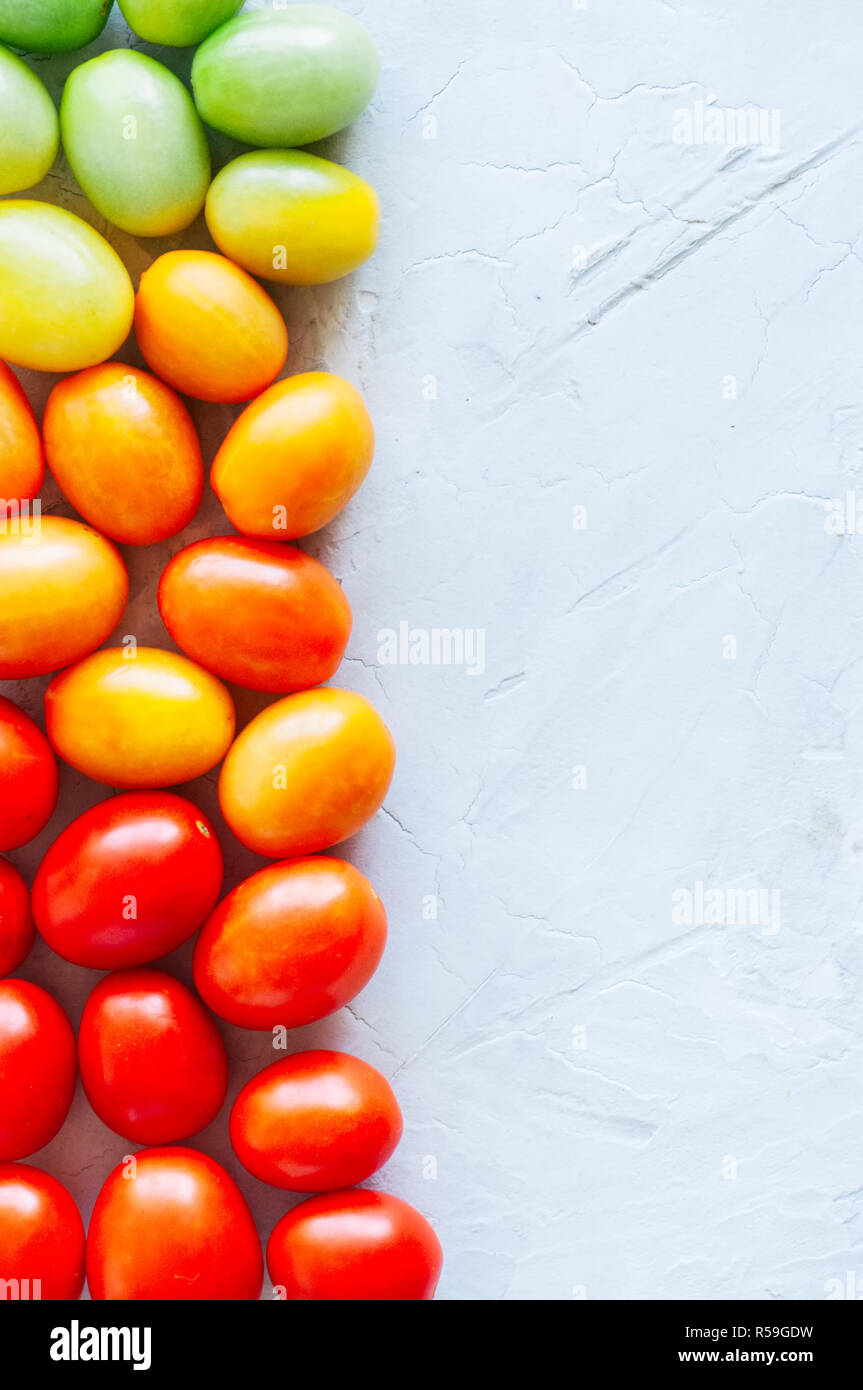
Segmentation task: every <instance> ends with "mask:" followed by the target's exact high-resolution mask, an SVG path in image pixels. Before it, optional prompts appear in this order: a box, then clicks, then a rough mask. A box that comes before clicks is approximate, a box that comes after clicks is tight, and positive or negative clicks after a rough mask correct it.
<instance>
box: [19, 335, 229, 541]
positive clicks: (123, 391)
mask: <svg viewBox="0 0 863 1390" xmlns="http://www.w3.org/2000/svg"><path fill="white" fill-rule="evenodd" d="M42 428H43V431H44V435H45V454H46V457H47V460H48V466H49V468H50V469H51V472H52V473H53V474H54V477H55V478H56V479H57V482H58V483H59V484H60V487H61V488H62V489H63V491H64V493H65V494H66V496H67V497H68V499H69V501H70V502H71V503H72V506H73V507H74V508H75V510H76V511H79V512H80V513H81V515H82V516H83V517H84V518H85V519H86V520H87V521H89V522H90V523H91V524H92V525H93V526H95V527H97V528H98V530H100V531H101V532H102V534H103V535H105V536H110V537H111V539H112V540H114V541H121V542H122V543H124V544H125V545H152V544H153V542H155V541H163V540H166V539H167V537H168V536H174V535H176V534H177V532H178V531H182V529H183V527H184V526H188V524H189V522H190V521H191V520H192V517H193V516H194V515H195V512H196V511H197V510H198V507H199V506H200V505H201V498H202V497H203V495H204V465H203V462H202V460H201V446H200V444H199V443H198V436H197V433H196V431H195V426H194V425H193V423H192V417H191V416H190V414H189V412H188V410H187V409H186V407H185V406H184V405H183V402H182V401H181V400H180V398H179V396H177V395H175V394H174V392H173V391H172V390H171V388H170V387H169V386H166V385H165V384H164V382H162V381H159V380H158V379H157V378H156V377H154V376H150V374H149V373H148V372H142V371H139V370H138V368H137V367H129V366H127V365H126V364H125V363H124V362H105V363H103V364H102V365H101V366H99V367H90V368H88V369H87V371H85V372H79V373H78V374H77V376H70V377H66V378H65V379H64V380H63V381H60V382H58V383H57V385H56V386H55V387H54V390H53V391H52V392H51V394H50V396H49V397H48V403H47V405H46V407H45V418H44V420H43V423H42Z"/></svg>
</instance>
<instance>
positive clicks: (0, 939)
mask: <svg viewBox="0 0 863 1390" xmlns="http://www.w3.org/2000/svg"><path fill="white" fill-rule="evenodd" d="M35 939H36V928H35V927H34V925H33V913H32V912H31V910H30V893H29V891H28V889H27V885H26V883H25V882H24V880H23V878H22V877H21V875H20V874H19V872H18V870H17V869H16V868H15V867H14V866H13V865H12V864H10V863H9V862H8V861H7V860H6V859H0V978H2V976H4V975H11V973H12V971H13V970H17V969H18V966H19V965H21V964H22V963H23V962H24V961H25V960H26V959H27V957H28V956H29V954H30V951H31V949H32V946H33V942H34V941H35ZM0 1278H2V1275H0Z"/></svg>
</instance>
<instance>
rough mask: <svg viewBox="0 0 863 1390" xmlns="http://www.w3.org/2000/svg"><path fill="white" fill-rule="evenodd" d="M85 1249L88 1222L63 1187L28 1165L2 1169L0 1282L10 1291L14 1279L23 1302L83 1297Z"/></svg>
mask: <svg viewBox="0 0 863 1390" xmlns="http://www.w3.org/2000/svg"><path fill="white" fill-rule="evenodd" d="M84 1249H85V1241H84V1223H83V1221H82V1220H81V1214H80V1212H79V1211H78V1208H77V1207H76V1205H75V1203H74V1201H73V1199H72V1197H71V1196H70V1194H69V1193H68V1192H67V1191H66V1189H65V1187H64V1186H63V1184H62V1183H60V1182H58V1181H57V1179H56V1178H52V1177H51V1175H50V1173H43V1172H42V1169H41V1168H33V1167H31V1165H30V1164H29V1163H3V1164H0V1280H3V1281H4V1283H5V1284H6V1286H7V1289H8V1286H9V1284H10V1282H11V1281H12V1280H13V1279H14V1280H17V1282H18V1290H19V1297H20V1298H21V1299H24V1298H27V1299H43V1300H47V1299H77V1298H80V1296H81V1290H82V1289H83V1287H84ZM25 1287H26V1293H25V1291H24V1290H25ZM6 1296H7V1298H8V1297H9V1294H8V1292H7V1295H6Z"/></svg>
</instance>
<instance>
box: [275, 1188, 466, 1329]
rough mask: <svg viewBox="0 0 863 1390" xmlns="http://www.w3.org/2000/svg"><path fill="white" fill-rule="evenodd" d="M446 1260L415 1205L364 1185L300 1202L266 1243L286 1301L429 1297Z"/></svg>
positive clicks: (419, 1299)
mask: <svg viewBox="0 0 863 1390" xmlns="http://www.w3.org/2000/svg"><path fill="white" fill-rule="evenodd" d="M442 1265H443V1252H442V1250H441V1246H440V1241H439V1240H438V1238H437V1236H436V1235H435V1233H434V1231H433V1230H432V1228H431V1226H430V1225H429V1223H428V1222H427V1221H426V1219H425V1217H424V1216H421V1215H420V1213H419V1212H418V1211H417V1210H416V1208H415V1207H412V1206H410V1205H409V1204H408V1203H407V1202H403V1201H401V1199H400V1198H399V1197H392V1196H390V1194H389V1193H388V1192H369V1191H366V1190H364V1189H362V1188H357V1189H354V1190H353V1191H350V1192H328V1193H326V1194H325V1195H323V1196H320V1197H309V1198H307V1199H306V1201H304V1202H300V1204H299V1205H298V1206H296V1207H294V1209H293V1211H289V1212H288V1213H287V1215H286V1216H283V1217H282V1219H281V1221H280V1222H279V1223H278V1225H277V1226H276V1227H275V1229H274V1230H273V1233H272V1235H271V1236H270V1239H269V1243H268V1245H267V1267H268V1269H269V1271H270V1278H271V1280H272V1281H273V1285H274V1286H275V1288H276V1289H277V1290H278V1291H280V1292H282V1291H283V1292H282V1297H283V1298H284V1299H286V1300H287V1301H301V1302H314V1301H342V1302H345V1301H350V1302H369V1301H373V1302H393V1301H399V1302H408V1301H412V1302H417V1301H428V1300H430V1299H432V1298H434V1294H435V1289H436V1288H437V1283H438V1280H439V1279H440V1273H441V1267H442Z"/></svg>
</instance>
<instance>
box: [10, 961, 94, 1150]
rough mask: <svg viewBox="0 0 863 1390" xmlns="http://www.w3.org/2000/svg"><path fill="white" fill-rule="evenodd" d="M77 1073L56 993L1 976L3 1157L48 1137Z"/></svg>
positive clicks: (72, 1089) (61, 1115) (60, 1116)
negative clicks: (53, 995)
mask: <svg viewBox="0 0 863 1390" xmlns="http://www.w3.org/2000/svg"><path fill="white" fill-rule="evenodd" d="M76 1075H77V1067H76V1065H75V1034H74V1033H73V1032H72V1025H71V1024H70V1022H69V1020H68V1018H67V1017H66V1015H65V1014H64V1012H63V1010H62V1009H61V1008H60V1005H59V1004H58V1003H57V1001H56V999H52V998H51V995H50V994H48V993H47V991H46V990H44V989H40V988H39V986H38V985H32V984H30V982H29V980H0V1159H2V1160H6V1159H13V1158H27V1157H28V1155H29V1154H33V1153H35V1152H36V1150H37V1149H41V1148H42V1147H43V1145H45V1144H48V1143H50V1141H51V1140H52V1139H53V1138H54V1135H55V1134H56V1133H57V1131H58V1130H59V1128H60V1126H61V1125H62V1124H63V1121H64V1120H65V1118H66V1116H67V1115H68V1113H69V1106H70V1105H71V1104H72V1096H73V1095H74V1093H75V1078H76Z"/></svg>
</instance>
